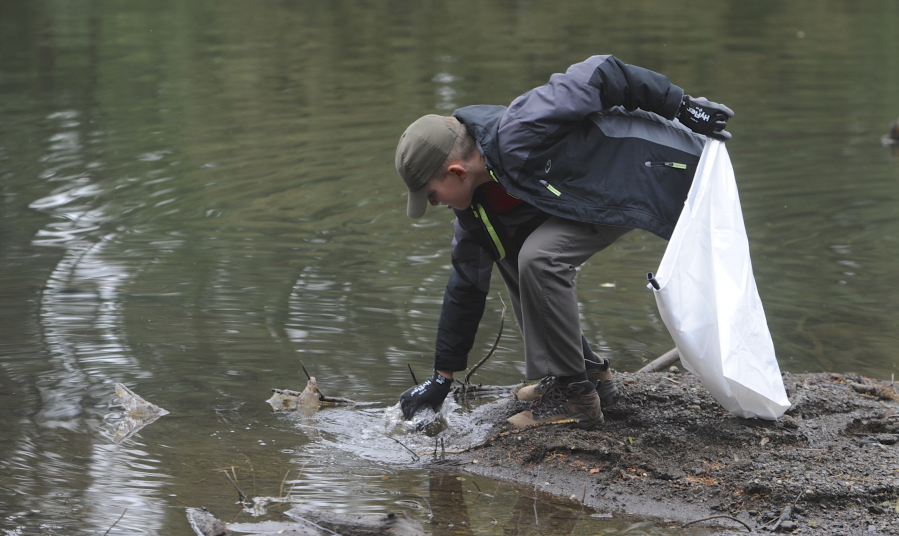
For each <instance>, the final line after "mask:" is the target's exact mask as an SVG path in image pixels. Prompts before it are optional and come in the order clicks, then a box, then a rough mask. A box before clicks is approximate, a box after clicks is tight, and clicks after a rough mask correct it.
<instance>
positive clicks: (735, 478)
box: [447, 372, 899, 535]
mask: <svg viewBox="0 0 899 536" xmlns="http://www.w3.org/2000/svg"><path fill="white" fill-rule="evenodd" d="M783 376H784V384H785V386H786V388H787V394H788V395H789V397H790V400H791V402H792V403H793V406H792V408H790V410H789V411H788V412H787V414H786V415H785V416H784V417H782V418H781V419H778V420H777V421H764V420H756V419H742V418H739V417H736V416H734V415H733V414H730V413H728V412H726V411H725V410H723V409H722V408H721V406H719V405H718V404H717V402H715V400H714V399H713V398H712V397H711V396H710V395H709V394H708V392H707V391H706V390H705V389H704V388H703V387H702V385H701V384H700V383H699V381H698V380H697V379H696V378H695V377H694V376H692V375H691V374H688V373H687V374H676V373H673V372H667V373H642V374H627V373H624V374H618V375H617V376H616V379H617V381H618V382H619V388H620V389H621V391H622V396H621V399H620V400H619V402H618V403H617V404H616V405H615V406H613V407H611V408H603V411H604V413H605V419H606V422H605V424H604V425H603V426H601V427H599V428H597V429H594V430H579V429H562V428H561V427H559V426H557V427H547V428H540V429H535V430H530V431H526V432H522V433H518V434H512V435H508V436H506V437H501V438H499V439H497V440H496V441H493V442H491V443H488V444H487V445H486V446H483V447H478V448H475V449H473V450H470V451H467V452H464V453H461V454H447V457H448V458H449V459H450V460H453V461H455V462H457V463H463V464H464V466H463V468H464V470H466V471H470V472H472V473H476V474H480V475H485V476H489V477H494V478H500V479H504V480H508V481H513V482H519V483H522V484H526V485H529V486H533V485H535V483H536V485H537V487H538V488H539V489H540V490H541V491H546V492H551V493H555V494H558V495H561V496H565V497H570V498H572V499H574V500H577V501H582V502H583V503H584V504H585V505H587V506H589V507H593V508H595V509H597V510H598V511H600V512H618V513H624V514H628V515H635V516H641V517H650V518H654V519H659V520H668V521H669V522H677V523H685V522H689V521H693V520H697V519H701V518H705V517H709V516H731V517H735V518H737V519H739V520H740V521H743V522H744V523H746V524H747V525H748V526H750V527H752V528H753V530H754V531H760V530H765V529H771V528H774V527H775V526H777V529H776V530H778V531H781V532H796V533H820V534H835V535H839V534H846V535H849V534H862V533H865V534H867V533H869V532H875V533H889V534H896V533H897V532H899V502H897V501H899V457H897V452H899V445H897V442H899V404H897V402H896V401H895V399H894V388H893V386H892V385H891V384H890V383H889V382H881V381H876V380H870V379H865V378H859V377H854V376H848V375H840V374H796V375H794V374H784V375H783ZM523 409H526V405H525V404H524V403H521V402H517V401H515V400H514V399H505V400H501V401H498V402H494V403H491V404H488V405H486V406H483V407H481V408H479V409H477V410H475V411H474V412H473V413H472V418H474V419H476V420H477V421H479V422H481V423H491V424H494V429H493V434H498V433H500V432H503V431H506V430H508V426H509V425H508V424H507V423H505V419H506V418H507V417H509V416H511V415H513V414H514V413H516V412H518V411H521V410H523ZM538 475H539V477H538ZM787 507H789V509H788V510H786V511H785V509H787ZM780 518H783V519H780ZM701 525H702V526H705V527H707V528H711V527H718V528H719V529H721V530H731V531H742V532H746V528H745V527H743V526H742V525H740V524H739V523H737V522H735V521H732V520H729V519H725V518H717V519H714V520H710V521H703V522H702V523H701Z"/></svg>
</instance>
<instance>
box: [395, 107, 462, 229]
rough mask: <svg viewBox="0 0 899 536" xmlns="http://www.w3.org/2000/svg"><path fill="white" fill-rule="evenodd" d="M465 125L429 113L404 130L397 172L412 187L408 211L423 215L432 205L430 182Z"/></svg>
mask: <svg viewBox="0 0 899 536" xmlns="http://www.w3.org/2000/svg"><path fill="white" fill-rule="evenodd" d="M463 128H465V127H464V126H463V125H462V124H461V123H459V122H458V121H452V120H450V119H449V118H448V117H443V116H441V115H433V114H431V115H426V116H424V117H422V118H420V119H418V120H417V121H415V122H414V123H412V124H411V125H409V128H407V129H406V131H405V132H403V135H402V136H401V137H400V142H399V144H398V145H397V146H396V171H397V173H399V174H400V177H402V178H403V182H405V183H406V188H408V189H409V200H408V202H407V204H406V214H408V215H409V217H410V218H413V219H418V218H421V217H422V216H423V215H424V213H425V209H427V208H428V181H429V180H431V177H433V176H434V175H435V174H436V173H437V171H438V170H439V169H440V166H442V165H443V162H445V161H446V157H447V155H449V153H450V151H451V150H452V148H453V145H455V143H456V138H457V137H458V136H459V133H460V132H461V131H462V129H463Z"/></svg>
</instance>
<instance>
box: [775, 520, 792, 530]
mask: <svg viewBox="0 0 899 536" xmlns="http://www.w3.org/2000/svg"><path fill="white" fill-rule="evenodd" d="M778 530H779V531H781V532H793V531H794V530H796V523H793V522H792V521H784V522H783V523H781V524H780V527H778Z"/></svg>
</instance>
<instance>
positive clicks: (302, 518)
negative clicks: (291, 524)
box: [290, 514, 340, 536]
mask: <svg viewBox="0 0 899 536" xmlns="http://www.w3.org/2000/svg"><path fill="white" fill-rule="evenodd" d="M290 517H291V518H292V519H296V520H298V521H302V522H303V523H308V524H309V525H312V526H313V527H315V528H317V529H319V530H324V531H327V532H330V533H331V534H334V535H335V536H340V533H337V532H334V531H333V530H331V529H329V528H327V527H323V526H321V525H319V524H318V523H315V522H312V521H309V520H308V519H306V518H305V517H300V516H299V515H296V514H291V516H290Z"/></svg>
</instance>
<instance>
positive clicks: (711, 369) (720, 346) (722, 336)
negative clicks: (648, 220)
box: [650, 139, 790, 419]
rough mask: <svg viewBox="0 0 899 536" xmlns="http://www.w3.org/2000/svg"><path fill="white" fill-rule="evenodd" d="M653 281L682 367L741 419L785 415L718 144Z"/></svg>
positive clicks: (707, 156) (729, 173)
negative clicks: (656, 286)
mask: <svg viewBox="0 0 899 536" xmlns="http://www.w3.org/2000/svg"><path fill="white" fill-rule="evenodd" d="M655 282H656V283H657V284H658V289H654V294H655V297H656V303H658V306H659V312H660V313H661V316H662V320H663V321H664V322H665V325H666V326H667V327H668V331H669V332H670V333H671V337H672V338H673V339H674V342H675V344H677V349H678V352H679V353H680V359H681V362H682V363H683V365H684V367H685V368H686V369H687V370H689V371H690V372H692V373H693V374H695V375H696V376H698V377H699V379H700V381H701V382H702V384H703V386H705V388H706V389H708V390H709V392H710V393H711V394H712V396H714V397H715V399H716V400H717V401H718V402H719V403H720V404H721V405H722V406H724V408H725V409H727V410H728V411H730V412H732V413H734V414H736V415H738V416H740V417H745V418H753V417H759V418H762V419H776V418H778V417H780V416H781V415H783V413H784V412H785V411H786V410H787V409H788V408H789V407H790V401H789V400H788V399H787V393H786V391H785V390H784V385H783V379H782V378H781V375H780V367H779V366H778V365H777V358H776V357H775V355H774V343H773V341H772V340H771V333H770V332H769V331H768V323H767V321H766V320H765V311H764V310H763V309H762V301H761V299H760V298H759V294H758V289H757V288H756V286H755V278H754V277H753V275H752V263H751V261H750V259H749V241H748V239H747V237H746V228H745V226H744V225H743V213H742V210H741V209H740V198H739V196H738V195H737V183H736V180H735V178H734V171H733V167H732V166H731V163H730V157H729V156H728V155H727V150H726V149H725V148H724V144H723V143H721V142H719V141H716V140H712V139H709V140H708V142H706V145H705V149H704V150H703V152H702V157H701V158H700V160H699V165H698V167H697V170H696V176H695V177H694V179H693V185H692V187H691V188H690V193H689V195H688V196H687V201H686V203H685V204H684V210H683V212H682V213H681V215H680V219H678V222H677V226H676V227H675V229H674V234H673V235H672V237H671V241H670V242H669V244H668V249H667V250H665V256H664V257H663V258H662V263H661V265H660V266H659V271H658V273H657V274H656V276H655ZM653 286H654V285H650V288H653Z"/></svg>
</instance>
